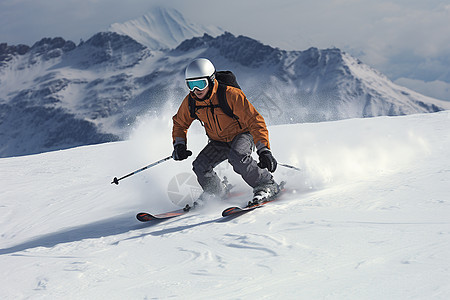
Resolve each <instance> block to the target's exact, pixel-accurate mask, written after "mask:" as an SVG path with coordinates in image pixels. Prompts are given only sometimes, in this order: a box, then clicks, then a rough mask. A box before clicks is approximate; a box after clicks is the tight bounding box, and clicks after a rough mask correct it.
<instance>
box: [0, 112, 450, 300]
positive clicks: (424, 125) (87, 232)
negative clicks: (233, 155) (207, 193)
mask: <svg viewBox="0 0 450 300" xmlns="http://www.w3.org/2000/svg"><path fill="white" fill-rule="evenodd" d="M449 127H450V112H448V111H447V112H440V113H435V114H419V115H411V116H403V117H377V118H371V119H349V120H344V121H336V122H324V123H315V124H298V125H280V126H272V127H270V128H269V131H270V135H271V142H272V147H273V152H274V154H275V155H276V157H277V158H278V160H279V161H280V162H284V163H289V164H294V165H298V166H300V167H301V168H302V169H303V171H302V172H294V171H290V170H288V169H285V168H282V167H280V168H279V169H278V170H277V171H276V172H275V177H276V179H277V180H282V179H286V180H288V188H289V190H290V193H288V194H286V195H285V196H284V198H283V199H282V201H279V202H276V203H273V204H271V205H270V206H267V207H264V208H261V209H258V210H255V211H253V212H251V213H248V214H246V215H243V216H240V217H238V218H235V219H231V220H226V219H223V218H221V217H220V212H221V211H222V209H223V208H225V207H226V206H228V205H230V204H236V203H238V202H242V201H244V198H245V197H244V198H241V199H237V198H235V199H230V200H228V202H229V203H222V202H217V203H210V204H209V205H208V207H206V208H205V210H203V211H198V212H193V213H191V214H187V215H185V216H183V217H180V218H176V219H171V220H168V221H165V222H160V223H154V224H146V225H145V224H140V223H139V222H137V221H136V220H135V219H134V215H135V213H136V212H138V211H141V210H147V211H152V212H163V211H165V210H167V209H170V208H174V207H175V205H174V204H172V202H171V199H172V200H173V198H170V197H169V196H168V192H169V191H171V192H174V187H173V183H174V181H173V180H174V179H176V178H180V177H182V175H183V176H184V175H186V174H187V175H189V174H190V172H191V171H190V169H191V168H190V163H191V162H192V160H191V159H190V160H187V161H185V162H174V161H168V162H165V163H164V164H163V165H159V166H157V167H154V168H153V169H150V170H147V171H144V172H142V173H139V174H137V175H134V176H132V177H130V178H128V179H125V180H124V181H122V182H121V183H120V184H119V186H115V185H111V184H110V181H111V179H112V177H114V176H120V175H124V174H126V173H128V172H130V171H132V170H135V169H138V168H140V167H142V166H144V165H147V164H148V163H150V162H152V161H156V160H158V159H160V158H163V157H165V156H167V155H168V154H169V153H170V151H171V145H170V144H171V142H170V118H169V117H166V118H163V117H162V118H160V119H158V120H156V119H152V118H142V119H140V122H139V126H137V127H135V128H134V131H133V134H132V137H131V138H130V140H129V141H126V142H115V143H109V144H102V145H96V146H84V147H80V148H74V149H70V150H64V151H58V152H49V153H44V154H39V155H33V156H25V157H17V158H3V159H0V182H1V187H2V188H1V189H0V199H1V202H0V215H1V218H0V228H1V233H0V265H1V269H0V270H1V271H0V272H1V277H0V278H1V279H0V287H1V288H0V298H1V299H28V298H32V299H36V298H37V299H43V298H45V299H59V298H66V299H67V298H69V299H102V298H103V299H104V298H111V299H167V298H175V299H193V298H195V299H211V298H213V297H214V298H217V299H230V298H231V299H262V298H268V299H274V298H278V299H448V298H449V297H450V283H449V280H448V278H449V277H448V276H449V273H448V272H449V269H450V256H449V254H448V253H450V222H449V219H448V216H449V214H450V196H449V186H450V185H449V183H450V160H449V157H448V149H450V135H449V131H448V128H449ZM189 140H190V147H191V149H192V150H193V151H194V153H198V151H199V150H200V149H201V148H202V147H203V146H204V144H205V143H206V139H205V136H204V134H203V133H202V128H201V127H200V126H197V125H196V126H195V127H194V128H192V130H191V131H190V135H189ZM218 172H219V173H220V174H221V175H228V176H229V178H230V181H231V182H233V183H235V184H237V187H236V190H237V191H242V192H244V193H246V194H247V195H250V193H251V192H250V189H249V188H246V187H245V185H243V184H242V182H241V180H240V179H239V178H237V177H236V176H234V175H233V173H232V171H231V169H230V167H229V166H228V165H227V163H224V164H223V165H221V166H219V170H218ZM187 175H186V176H187ZM169 184H171V185H169ZM175 187H178V188H180V190H181V191H182V192H183V193H187V192H189V191H190V192H192V191H193V190H195V186H193V185H192V184H187V185H186V184H183V183H182V182H178V186H175ZM294 190H295V191H296V193H293V191H294Z"/></svg>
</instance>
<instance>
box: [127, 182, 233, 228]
mask: <svg viewBox="0 0 450 300" xmlns="http://www.w3.org/2000/svg"><path fill="white" fill-rule="evenodd" d="M222 183H223V184H224V185H225V193H226V196H225V198H230V197H233V196H235V195H239V193H232V192H231V189H232V188H233V185H231V184H229V183H228V179H227V178H226V177H224V178H223V181H222ZM194 208H196V205H195V204H194V205H193V206H190V205H189V204H186V206H185V207H184V208H181V209H176V210H173V211H169V212H166V213H161V214H157V215H152V214H150V213H147V212H140V213H138V214H137V215H136V219H138V220H139V221H141V222H149V221H153V220H165V219H170V218H174V217H178V216H182V215H184V214H186V213H188V212H189V211H191V210H193V209H194Z"/></svg>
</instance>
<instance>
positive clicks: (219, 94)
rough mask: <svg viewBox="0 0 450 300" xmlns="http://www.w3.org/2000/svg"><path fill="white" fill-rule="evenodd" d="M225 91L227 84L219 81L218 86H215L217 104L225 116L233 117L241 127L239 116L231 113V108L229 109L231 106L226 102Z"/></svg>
mask: <svg viewBox="0 0 450 300" xmlns="http://www.w3.org/2000/svg"><path fill="white" fill-rule="evenodd" d="M226 92H227V86H226V85H224V84H221V83H219V86H218V87H217V97H218V98H219V106H220V108H221V109H222V111H223V112H224V113H225V114H226V115H227V116H229V117H230V118H233V119H235V120H236V122H238V124H239V128H241V129H242V126H241V123H240V122H239V117H238V116H236V115H235V114H234V113H233V110H231V107H230V105H229V104H228V101H227V93H226Z"/></svg>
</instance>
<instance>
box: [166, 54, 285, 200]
mask: <svg viewBox="0 0 450 300" xmlns="http://www.w3.org/2000/svg"><path fill="white" fill-rule="evenodd" d="M215 75H216V70H215V67H214V65H213V64H212V63H211V62H210V61H209V60H208V59H205V58H198V59H195V60H193V61H192V62H191V63H190V64H189V65H188V66H187V68H186V71H185V79H186V84H187V86H188V88H189V91H190V93H189V94H188V95H187V96H186V97H185V98H184V100H183V102H182V103H181V105H180V107H179V109H178V112H177V114H176V115H175V116H173V129H172V137H173V146H174V150H173V153H172V157H173V159H174V160H184V159H186V158H188V157H189V156H190V155H191V154H192V152H191V151H189V150H187V137H186V135H187V130H188V128H189V127H190V125H191V123H192V122H193V121H194V120H195V119H196V118H197V119H199V120H200V121H201V123H202V125H203V126H204V127H205V131H206V134H207V136H208V138H209V142H208V144H207V145H206V146H205V148H204V149H203V150H202V151H201V152H200V153H199V155H198V156H197V158H196V159H195V160H194V162H193V164H192V165H193V171H194V173H195V174H196V176H197V180H198V183H199V184H200V186H201V187H202V189H203V193H202V194H201V195H200V197H199V199H198V200H196V202H194V206H195V205H197V204H200V205H201V204H202V202H204V201H205V200H207V199H208V197H209V196H217V197H220V198H221V197H223V196H224V194H225V192H226V191H225V187H224V184H223V183H222V181H221V179H220V178H219V177H218V175H217V174H216V172H214V168H215V167H216V166H217V165H219V164H220V163H221V162H222V161H224V160H226V159H228V162H229V163H230V164H231V165H232V166H233V170H234V171H235V172H236V173H238V174H240V175H241V176H242V178H243V179H244V181H245V182H246V183H247V184H248V185H249V186H251V187H252V188H253V192H254V198H253V202H263V201H265V200H267V199H269V198H271V197H273V196H274V195H276V194H277V193H278V192H279V186H278V184H277V183H276V182H275V181H274V179H273V176H272V174H271V172H274V171H275V170H276V168H277V161H276V160H275V158H274V157H273V155H272V153H271V152H270V144H269V133H268V130H267V127H266V124H265V121H264V118H263V117H262V116H261V115H260V114H259V113H258V111H257V110H256V109H255V108H254V107H253V105H252V104H251V103H250V102H249V101H248V99H247V97H246V96H245V95H244V93H243V92H242V90H240V89H239V88H235V87H232V86H228V85H226V86H222V87H221V89H222V90H224V91H225V95H226V102H227V103H228V106H229V107H230V108H231V110H232V113H233V114H234V117H230V116H229V115H227V113H225V112H224V110H223V109H222V107H221V106H220V105H219V95H218V88H219V82H218V81H217V79H216V78H215V77H216V76H215ZM221 85H222V84H221ZM190 98H191V99H190ZM192 99H193V100H192ZM190 101H191V104H189V103H190ZM192 103H194V104H195V108H194V109H193V108H192ZM193 113H195V115H193ZM254 146H256V150H257V154H258V155H259V163H257V162H256V161H255V160H254V159H253V158H252V157H251V153H252V151H253V149H254Z"/></svg>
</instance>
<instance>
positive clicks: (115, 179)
mask: <svg viewBox="0 0 450 300" xmlns="http://www.w3.org/2000/svg"><path fill="white" fill-rule="evenodd" d="M171 158H172V155H171V156H167V157H166V158H163V159H161V160H158V161H157V162H154V163H152V164H149V165H148V166H145V167H143V168H142V169H139V170H136V171H134V172H131V173H130V174H127V175H125V176H123V177H120V178H117V177H114V179H113V181H112V182H111V184H113V183H115V184H116V185H118V184H119V181H120V180H122V179H125V178H127V177H130V176H131V175H134V174H137V173H139V172H142V171H144V170H147V169H148V168H151V167H154V166H156V165H159V164H160V163H163V162H165V161H166V160H169V159H171Z"/></svg>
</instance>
